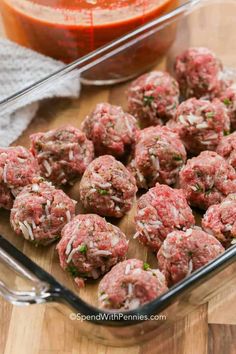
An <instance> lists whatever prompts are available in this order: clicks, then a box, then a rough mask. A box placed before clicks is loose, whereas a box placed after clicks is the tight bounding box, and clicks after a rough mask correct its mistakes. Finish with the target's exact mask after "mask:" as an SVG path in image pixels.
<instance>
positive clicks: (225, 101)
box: [223, 98, 232, 107]
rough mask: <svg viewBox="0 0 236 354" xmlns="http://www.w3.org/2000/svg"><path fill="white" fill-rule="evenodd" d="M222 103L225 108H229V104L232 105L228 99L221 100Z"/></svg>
mask: <svg viewBox="0 0 236 354" xmlns="http://www.w3.org/2000/svg"><path fill="white" fill-rule="evenodd" d="M223 102H224V104H225V105H226V106H227V107H228V106H230V105H231V103H232V101H230V100H229V99H228V98H225V99H224V100H223Z"/></svg>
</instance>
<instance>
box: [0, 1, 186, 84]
mask: <svg viewBox="0 0 236 354" xmlns="http://www.w3.org/2000/svg"><path fill="white" fill-rule="evenodd" d="M178 2H179V1H178V0H2V1H1V2H0V9H1V14H2V17H3V23H4V27H5V31H6V35H7V37H8V38H9V39H11V40H13V41H15V42H17V43H19V44H21V45H23V46H25V47H28V48H31V49H33V50H35V51H38V52H40V53H42V54H44V55H47V56H50V57H52V58H54V59H57V60H61V61H63V62H65V63H67V64H68V63H71V62H73V61H75V60H77V59H79V58H81V57H83V56H85V55H86V54H88V53H90V52H92V51H94V50H96V49H98V48H100V47H102V46H104V45H105V44H107V43H109V42H111V41H113V40H115V39H117V38H119V37H122V36H124V35H125V34H126V33H128V32H130V31H133V30H134V29H136V28H138V27H140V26H142V25H144V24H145V23H148V22H150V21H152V20H154V19H156V18H158V17H160V16H162V15H163V14H165V13H167V12H169V11H171V10H172V9H173V8H175V7H177V5H178ZM174 36H175V31H174V29H171V28H170V30H169V31H166V33H165V34H164V35H162V34H161V33H159V34H158V35H156V36H155V38H153V39H151V40H150V39H149V41H148V42H147V43H146V45H144V43H142V47H140V46H137V50H135V53H134V52H133V51H132V53H128V52H129V51H128V50H127V52H126V53H122V56H121V57H117V61H116V62H115V61H114V59H113V63H111V65H110V66H107V65H106V68H102V66H101V68H99V70H96V72H91V71H90V73H89V75H87V77H86V75H85V77H84V81H86V82H87V83H93V84H104V83H116V82H121V81H124V80H127V79H129V78H131V77H134V76H135V75H138V74H139V73H140V69H141V68H142V70H143V68H144V67H147V68H148V67H150V66H151V65H153V64H154V62H155V61H156V60H157V59H158V58H160V57H161V55H163V53H165V52H166V50H167V49H168V48H169V46H170V44H171V43H172V41H173V39H174Z"/></svg>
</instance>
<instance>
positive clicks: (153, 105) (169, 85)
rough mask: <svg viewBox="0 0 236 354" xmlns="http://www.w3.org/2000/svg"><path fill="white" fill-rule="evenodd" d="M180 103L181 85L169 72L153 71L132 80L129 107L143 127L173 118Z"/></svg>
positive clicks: (129, 91)
mask: <svg viewBox="0 0 236 354" xmlns="http://www.w3.org/2000/svg"><path fill="white" fill-rule="evenodd" d="M178 103H179V86H178V83H177V82H176V80H175V79H174V78H173V77H171V76H170V75H169V74H168V73H167V72H162V71H152V72H150V73H148V74H145V75H142V76H140V77H139V78H138V79H136V80H135V81H133V82H132V84H131V85H130V87H129V90H128V107H129V108H128V109H129V112H130V113H131V114H133V115H134V116H135V117H136V118H137V119H139V121H140V124H141V126H142V127H148V126H150V125H158V124H161V125H162V124H163V123H164V122H166V121H167V120H169V119H171V118H173V116H174V115H175V111H176V108H177V106H178Z"/></svg>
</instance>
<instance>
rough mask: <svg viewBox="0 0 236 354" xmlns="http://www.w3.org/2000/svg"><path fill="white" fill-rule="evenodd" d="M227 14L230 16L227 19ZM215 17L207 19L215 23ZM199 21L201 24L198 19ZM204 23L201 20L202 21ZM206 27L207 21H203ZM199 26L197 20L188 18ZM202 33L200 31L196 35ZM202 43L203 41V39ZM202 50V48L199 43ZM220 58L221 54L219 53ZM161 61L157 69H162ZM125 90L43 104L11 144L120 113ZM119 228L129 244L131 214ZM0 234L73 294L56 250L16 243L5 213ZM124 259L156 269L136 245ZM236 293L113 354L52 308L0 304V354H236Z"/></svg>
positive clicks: (86, 294) (91, 287) (93, 91)
mask: <svg viewBox="0 0 236 354" xmlns="http://www.w3.org/2000/svg"><path fill="white" fill-rule="evenodd" d="M230 15H231V14H229V16H230ZM217 16H220V13H215V14H212V15H211V18H210V19H211V20H212V21H214V20H215V19H216V18H217ZM200 20H201V21H204V19H202V18H201V19H200ZM205 20H206V19H205ZM207 20H208V21H209V18H208V19H207ZM191 21H192V22H191V26H193V24H194V21H196V24H197V23H199V18H197V16H196V18H194V17H193V18H192V20H191ZM191 26H190V24H189V23H187V22H186V30H187V32H186V34H187V36H188V37H189V38H191V43H192V41H193V37H194V38H196V44H198V42H199V37H198V36H197V34H196V31H195V32H194V33H192V32H191V31H190V28H191ZM200 32H201V28H199V33H200ZM202 41H204V40H203V39H202ZM202 44H204V43H202ZM219 49H220V50H219V51H220V52H222V53H223V48H219ZM165 66H166V62H165V60H163V62H162V63H160V65H159V66H158V68H160V69H163V68H165ZM125 89H126V85H118V86H115V87H112V88H106V87H105V88H99V89H98V88H89V87H87V88H83V90H82V93H81V96H80V99H78V100H69V99H60V100H58V99H53V100H48V101H45V102H43V103H42V104H41V107H40V109H39V111H38V113H37V116H36V117H35V119H34V120H33V121H32V123H31V124H30V126H29V127H28V129H27V130H26V131H25V132H24V134H22V136H21V137H20V138H19V139H18V140H17V141H16V142H15V143H14V145H16V144H20V145H24V146H29V139H28V136H29V134H31V133H32V132H37V131H46V130H48V129H52V128H55V127H58V126H61V125H63V124H65V123H71V124H73V125H74V126H77V127H79V126H80V123H81V121H82V120H83V119H84V117H85V116H86V114H87V113H89V112H90V111H91V108H92V107H94V106H95V104H96V103H99V102H103V101H108V102H110V103H114V104H121V105H123V106H124V107H125V105H126V101H125V94H124V92H125ZM67 192H68V193H69V194H70V195H71V196H72V197H73V198H75V199H76V198H77V197H78V185H77V186H75V187H73V188H71V189H70V190H67ZM119 226H120V227H121V228H122V230H123V231H124V232H125V233H126V234H127V236H128V237H129V238H130V239H131V237H132V235H133V234H134V224H133V211H131V212H130V213H129V215H127V216H126V217H124V218H123V219H122V220H121V221H120V222H119ZM0 234H2V235H3V236H5V237H6V238H7V239H8V240H9V241H10V242H12V243H13V244H15V245H16V246H17V248H19V249H20V250H22V251H23V252H24V253H25V254H27V255H28V256H30V258H31V259H32V260H33V261H35V262H36V263H37V264H39V265H40V266H41V267H43V268H44V269H46V270H47V271H48V272H50V273H52V274H53V275H54V276H55V277H56V278H57V279H58V280H59V281H60V282H61V283H63V284H66V285H67V286H68V287H69V288H70V289H72V290H73V291H75V292H78V289H77V288H76V287H75V286H74V284H73V281H72V280H71V278H70V277H69V276H68V275H67V274H66V273H64V272H63V271H62V270H61V269H60V267H59V264H58V258H57V255H56V253H55V246H54V245H53V246H50V247H48V248H35V247H33V246H32V245H30V244H29V243H27V242H24V241H23V240H22V239H21V238H19V237H16V235H14V233H13V232H12V230H11V228H10V225H9V212H7V211H1V212H0ZM129 257H137V258H142V259H147V260H148V262H149V263H151V264H153V265H155V258H154V257H153V255H152V254H151V253H150V252H148V251H147V249H146V248H144V247H141V246H140V245H138V243H137V241H135V240H132V239H131V242H130V248H129ZM96 288H97V284H96V283H88V284H87V285H86V288H85V289H83V290H81V291H80V294H79V295H80V296H81V297H83V298H84V299H86V300H87V301H88V302H91V303H96ZM235 303H236V293H235V290H234V287H233V286H232V287H230V288H227V289H223V290H222V292H221V293H219V294H218V295H217V296H216V297H214V298H213V299H212V300H210V301H209V302H208V303H206V304H204V305H201V306H199V307H198V308H197V309H196V310H195V311H193V312H192V313H191V314H189V315H188V316H186V317H185V318H184V319H183V320H181V321H177V322H176V323H174V324H173V325H171V326H170V327H169V328H168V329H165V330H163V329H160V333H159V334H158V335H157V336H156V337H155V338H153V339H152V340H151V341H149V342H148V343H144V344H143V345H139V346H133V347H130V348H112V347H107V346H106V347H105V346H103V345H99V344H96V343H94V342H92V341H91V340H89V339H87V338H85V337H82V336H80V334H79V333H78V330H77V329H76V327H75V326H74V324H73V322H72V321H68V319H67V318H65V316H64V315H63V314H61V313H60V312H58V311H57V310H56V309H55V308H54V306H52V305H37V306H30V307H27V308H19V307H15V306H12V305H10V304H9V303H7V302H6V301H4V300H3V299H1V298H0V353H4V354H55V353H57V354H78V353H81V354H90V353H93V354H103V353H104V354H105V353H106V354H110V353H112V354H123V353H124V352H125V351H128V352H129V354H146V353H150V354H159V353H165V354H207V353H209V354H235V353H236V306H235Z"/></svg>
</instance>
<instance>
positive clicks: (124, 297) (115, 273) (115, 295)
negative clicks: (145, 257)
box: [98, 259, 168, 310]
mask: <svg viewBox="0 0 236 354" xmlns="http://www.w3.org/2000/svg"><path fill="white" fill-rule="evenodd" d="M167 290H168V288H167V285H166V280H165V277H164V276H163V274H162V273H161V272H160V271H159V270H158V269H151V268H150V267H149V265H148V264H147V263H144V262H143V261H140V260H138V259H128V260H127V261H124V262H122V263H119V264H117V265H116V266H115V267H113V268H112V270H111V271H110V272H109V273H108V274H106V275H105V276H104V278H103V279H102V280H101V282H100V284H99V288H98V302H99V307H100V308H103V309H110V310H134V309H136V308H138V307H139V306H141V305H144V304H146V303H148V302H150V301H152V300H154V299H156V298H157V297H158V296H160V295H162V294H163V293H164V292H166V291H167Z"/></svg>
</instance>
